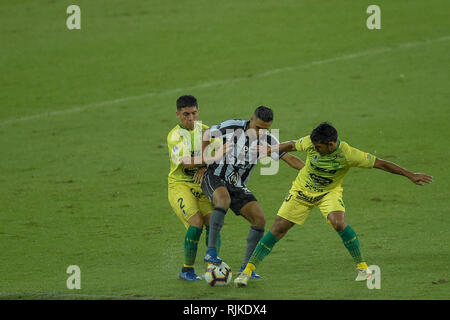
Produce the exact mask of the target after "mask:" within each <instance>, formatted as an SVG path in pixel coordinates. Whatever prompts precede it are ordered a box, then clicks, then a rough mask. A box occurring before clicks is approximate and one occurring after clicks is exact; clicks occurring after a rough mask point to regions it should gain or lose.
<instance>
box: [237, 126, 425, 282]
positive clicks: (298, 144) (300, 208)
mask: <svg viewBox="0 0 450 320" xmlns="http://www.w3.org/2000/svg"><path fill="white" fill-rule="evenodd" d="M283 151H299V152H306V154H307V157H306V164H305V167H304V168H303V169H302V170H300V171H299V173H298V175H297V178H296V179H295V180H294V182H293V183H292V187H291V189H290V190H289V194H288V195H287V197H286V199H285V200H284V202H283V204H282V205H281V207H280V209H279V210H278V213H277V217H276V218H275V222H274V224H273V225H272V227H271V228H270V231H269V232H267V233H266V234H265V235H264V237H263V238H262V239H261V240H260V242H259V243H258V245H257V247H256V248H255V250H254V251H253V254H252V256H251V258H250V260H249V263H248V264H247V266H246V268H245V270H244V272H243V273H241V275H240V276H239V277H237V278H236V279H235V284H236V286H238V287H244V286H246V285H247V282H248V279H249V278H250V275H251V273H252V272H254V271H255V269H256V266H257V265H258V264H259V263H260V262H261V261H262V260H263V259H264V258H265V257H266V256H267V255H268V254H269V253H270V252H271V250H272V248H273V247H274V246H275V244H276V243H277V242H278V240H280V239H281V238H282V237H283V236H284V235H285V234H286V233H287V232H288V230H289V229H290V228H291V227H292V226H293V225H294V224H298V225H302V224H303V223H304V222H305V220H306V218H307V217H308V215H309V213H310V212H311V210H312V208H314V207H315V206H317V207H319V209H320V211H321V213H322V215H323V216H324V218H325V219H326V221H327V222H328V223H329V224H331V225H332V226H333V228H334V229H335V230H336V231H337V233H338V234H339V236H340V237H341V239H342V241H343V243H344V246H345V248H346V249H347V250H348V252H349V253H350V255H351V256H352V258H353V259H354V261H355V263H356V265H357V266H356V268H357V270H358V275H357V277H356V279H355V280H356V281H363V280H366V279H369V278H370V277H371V271H370V269H369V268H368V266H367V263H366V262H365V260H364V258H363V255H362V252H361V247H360V244H359V240H358V236H357V234H356V232H355V231H354V230H353V228H352V227H351V226H350V225H349V224H347V223H346V221H345V205H344V201H343V198H342V193H343V189H342V181H343V179H344V176H345V175H346V173H347V172H348V170H349V169H350V168H351V167H359V168H377V169H381V170H384V171H387V172H390V173H394V174H399V175H403V176H405V177H407V178H409V179H410V180H411V181H412V182H413V183H415V184H417V185H423V184H424V183H431V182H432V177H431V176H429V175H426V174H423V173H412V172H410V171H408V170H406V169H404V168H401V167H399V166H398V165H396V164H395V163H392V162H389V161H385V160H382V159H379V158H376V157H375V156H374V155H372V154H370V153H366V152H363V151H360V150H358V149H356V148H353V147H351V146H350V145H349V144H348V143H346V142H344V141H341V140H339V139H338V134H337V131H336V129H335V128H334V127H333V126H332V125H331V124H329V123H327V122H324V123H321V124H320V125H319V126H317V127H316V128H315V129H314V130H313V131H312V133H311V135H310V136H306V137H303V138H301V139H299V140H297V141H289V142H285V143H282V144H280V145H279V150H278V152H283ZM269 154H270V151H269Z"/></svg>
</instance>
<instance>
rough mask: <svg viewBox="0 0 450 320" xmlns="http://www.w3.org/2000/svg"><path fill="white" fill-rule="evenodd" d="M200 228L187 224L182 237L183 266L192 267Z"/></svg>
mask: <svg viewBox="0 0 450 320" xmlns="http://www.w3.org/2000/svg"><path fill="white" fill-rule="evenodd" d="M201 235H202V228H198V227H195V226H189V228H188V229H187V231H186V236H185V237H184V268H193V267H194V263H195V257H196V256H197V249H198V242H199V240H200V236H201Z"/></svg>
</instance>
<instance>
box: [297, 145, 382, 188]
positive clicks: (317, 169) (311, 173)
mask: <svg viewBox="0 0 450 320" xmlns="http://www.w3.org/2000/svg"><path fill="white" fill-rule="evenodd" d="M295 147H296V149H297V151H300V152H306V154H307V156H306V163H305V167H304V168H303V169H302V170H300V171H299V173H298V175H297V178H296V179H295V181H294V183H293V186H294V187H296V188H300V189H303V190H307V191H310V192H312V193H323V192H328V191H330V190H332V189H334V188H336V187H340V186H341V185H342V181H343V180H344V176H345V175H346V173H347V172H348V170H349V169H350V168H351V167H358V168H373V165H374V164H375V159H376V157H375V156H374V155H372V154H370V153H367V152H363V151H361V150H358V149H356V148H353V147H351V146H350V145H349V144H348V143H346V142H344V141H340V140H338V145H337V148H336V150H335V151H334V152H333V153H331V154H327V155H324V156H321V155H320V153H318V152H317V151H316V150H315V149H314V144H313V143H312V141H311V138H310V136H306V137H303V138H300V139H299V140H297V142H296V144H295Z"/></svg>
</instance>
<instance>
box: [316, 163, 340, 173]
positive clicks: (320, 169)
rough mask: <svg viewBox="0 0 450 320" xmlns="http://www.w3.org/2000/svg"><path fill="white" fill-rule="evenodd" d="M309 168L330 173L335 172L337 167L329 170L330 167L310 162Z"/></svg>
mask: <svg viewBox="0 0 450 320" xmlns="http://www.w3.org/2000/svg"><path fill="white" fill-rule="evenodd" d="M311 168H313V169H314V170H316V171H319V172H326V173H331V174H335V173H336V171H337V169H331V170H330V169H326V168H321V167H318V166H316V165H315V164H313V163H312V162H311Z"/></svg>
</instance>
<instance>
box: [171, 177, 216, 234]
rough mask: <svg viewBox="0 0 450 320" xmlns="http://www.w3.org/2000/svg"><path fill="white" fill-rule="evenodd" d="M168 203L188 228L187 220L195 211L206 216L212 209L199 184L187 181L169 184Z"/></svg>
mask: <svg viewBox="0 0 450 320" xmlns="http://www.w3.org/2000/svg"><path fill="white" fill-rule="evenodd" d="M169 203H170V205H171V206H172V209H173V211H174V212H175V213H176V215H177V216H178V218H179V219H180V220H181V222H183V224H184V226H185V227H186V228H189V223H188V220H189V219H190V218H192V217H193V216H194V215H195V214H196V213H198V212H201V214H202V215H203V216H206V215H208V214H210V213H211V212H212V211H213V209H214V206H213V204H212V203H211V202H209V199H208V198H207V197H206V196H205V195H204V194H203V192H202V188H201V186H200V185H198V184H194V183H188V182H179V183H172V184H169Z"/></svg>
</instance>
